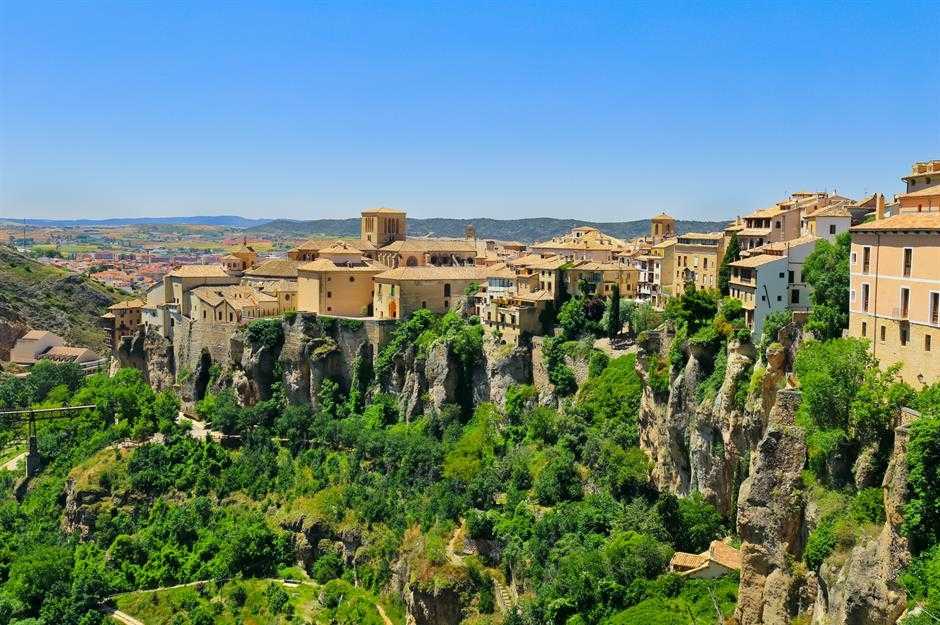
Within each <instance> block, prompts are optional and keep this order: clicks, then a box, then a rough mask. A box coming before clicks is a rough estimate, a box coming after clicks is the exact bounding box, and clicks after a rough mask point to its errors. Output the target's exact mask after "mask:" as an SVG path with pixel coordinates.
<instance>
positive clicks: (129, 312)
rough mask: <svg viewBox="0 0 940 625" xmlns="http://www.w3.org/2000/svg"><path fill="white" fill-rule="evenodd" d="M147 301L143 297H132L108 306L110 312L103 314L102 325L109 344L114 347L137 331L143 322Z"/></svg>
mask: <svg viewBox="0 0 940 625" xmlns="http://www.w3.org/2000/svg"><path fill="white" fill-rule="evenodd" d="M145 305H146V303H145V302H144V301H143V300H141V299H137V298H134V299H130V300H127V301H124V302H118V303H117V304H113V305H111V306H109V307H108V312H107V313H105V314H104V315H102V316H101V326H102V327H103V328H104V329H105V332H106V333H107V335H108V345H109V346H110V347H111V348H112V349H113V348H115V347H117V346H118V345H120V343H121V339H122V338H124V337H125V336H130V335H132V334H134V333H135V332H137V328H138V327H139V326H140V324H141V323H142V322H143V310H144V306H145Z"/></svg>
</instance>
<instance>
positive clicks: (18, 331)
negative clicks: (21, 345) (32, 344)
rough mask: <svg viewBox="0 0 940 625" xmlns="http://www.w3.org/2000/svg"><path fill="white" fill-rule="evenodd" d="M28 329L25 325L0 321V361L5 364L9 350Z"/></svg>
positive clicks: (8, 356) (8, 357) (8, 358)
mask: <svg viewBox="0 0 940 625" xmlns="http://www.w3.org/2000/svg"><path fill="white" fill-rule="evenodd" d="M28 331H29V328H27V327H26V324H23V323H17V322H15V321H0V360H2V361H4V362H7V361H9V360H10V350H12V349H13V346H14V345H16V342H17V341H18V340H19V338H20V337H21V336H23V335H24V334H26V333H27V332H28Z"/></svg>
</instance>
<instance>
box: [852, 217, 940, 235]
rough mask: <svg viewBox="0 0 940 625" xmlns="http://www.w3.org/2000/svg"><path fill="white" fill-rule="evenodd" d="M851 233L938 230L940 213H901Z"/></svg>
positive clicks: (939, 228)
mask: <svg viewBox="0 0 940 625" xmlns="http://www.w3.org/2000/svg"><path fill="white" fill-rule="evenodd" d="M850 230H851V231H852V232H879V231H889V230H931V231H932V230H940V212H933V213H901V214H900V215H894V216H893V217H886V218H885V219H878V220H876V221H871V222H868V223H866V224H859V225H857V226H852V227H851V228H850Z"/></svg>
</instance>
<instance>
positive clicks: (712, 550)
mask: <svg viewBox="0 0 940 625" xmlns="http://www.w3.org/2000/svg"><path fill="white" fill-rule="evenodd" d="M708 556H709V557H710V558H711V559H712V560H714V561H715V562H717V563H718V564H720V565H722V566H726V567H728V568H729V569H732V570H734V571H739V570H741V551H740V550H738V549H735V548H734V547H732V546H731V545H729V544H728V543H726V542H724V541H721V540H713V541H712V543H711V545H709V547H708Z"/></svg>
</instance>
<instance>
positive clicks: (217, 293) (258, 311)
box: [190, 284, 281, 324]
mask: <svg viewBox="0 0 940 625" xmlns="http://www.w3.org/2000/svg"><path fill="white" fill-rule="evenodd" d="M280 313H281V311H280V310H278V302H277V298H276V297H274V296H271V295H268V294H267V293H263V292H261V291H259V290H258V289H256V288H254V287H250V286H243V285H240V284H232V285H228V286H200V287H196V288H195V289H193V290H192V292H191V314H190V318H191V319H192V320H193V321H203V322H219V323H239V324H241V323H247V322H249V321H252V320H254V319H261V318H262V317H273V316H275V315H278V314H280Z"/></svg>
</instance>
